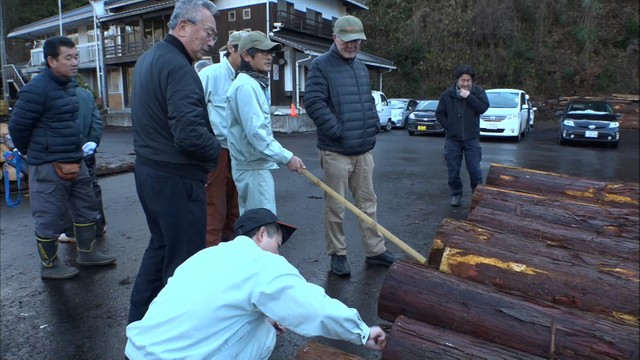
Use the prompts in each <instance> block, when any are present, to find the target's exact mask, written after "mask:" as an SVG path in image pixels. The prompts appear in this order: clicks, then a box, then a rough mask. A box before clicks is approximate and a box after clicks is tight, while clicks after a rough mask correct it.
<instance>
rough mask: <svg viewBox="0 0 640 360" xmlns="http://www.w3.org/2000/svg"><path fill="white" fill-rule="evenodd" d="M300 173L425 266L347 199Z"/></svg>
mask: <svg viewBox="0 0 640 360" xmlns="http://www.w3.org/2000/svg"><path fill="white" fill-rule="evenodd" d="M302 173H303V174H304V176H306V177H307V178H309V180H311V181H312V182H313V183H314V184H316V185H318V186H319V187H320V188H321V189H322V190H324V191H325V192H326V193H327V194H329V195H331V197H333V198H334V199H336V200H338V201H339V202H340V203H342V204H343V205H344V206H346V207H347V209H349V210H351V212H353V213H354V214H355V215H356V216H357V217H358V218H360V219H361V220H364V221H365V222H366V223H367V224H369V225H371V226H373V227H375V228H376V230H378V231H379V232H380V233H382V235H384V236H385V237H386V238H387V239H389V240H391V242H392V243H394V244H396V245H397V246H398V247H399V248H400V249H402V250H403V251H404V252H406V253H407V254H409V255H411V257H413V258H414V259H415V260H417V261H418V262H419V263H421V264H425V263H426V262H427V259H426V258H425V257H424V256H422V255H420V253H418V252H417V251H415V250H414V249H413V248H412V247H410V246H409V245H407V244H406V243H405V242H404V241H402V240H400V239H398V237H397V236H395V235H393V234H392V233H391V232H390V231H389V230H387V229H385V228H384V227H383V226H382V225H380V224H378V223H377V222H375V221H373V219H372V218H370V217H369V216H367V214H365V213H363V212H362V210H360V209H358V208H357V207H356V206H355V205H353V204H352V203H350V202H349V201H347V199H345V198H343V197H342V196H341V195H340V194H338V193H337V192H335V191H334V190H333V189H332V188H330V187H329V185H327V184H325V183H323V182H322V181H320V180H319V179H318V178H317V177H315V176H313V174H312V173H310V172H309V171H308V170H304V171H303V172H302Z"/></svg>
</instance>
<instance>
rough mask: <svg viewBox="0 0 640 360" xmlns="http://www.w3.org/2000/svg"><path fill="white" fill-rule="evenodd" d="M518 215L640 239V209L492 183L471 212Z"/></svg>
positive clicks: (480, 193) (477, 196)
mask: <svg viewBox="0 0 640 360" xmlns="http://www.w3.org/2000/svg"><path fill="white" fill-rule="evenodd" d="M478 207H483V208H486V209H491V210H496V211H501V212H504V213H510V214H515V215H518V217H520V218H521V221H518V222H516V223H513V224H512V225H511V227H515V226H520V224H521V223H523V222H528V221H540V222H544V223H548V224H557V225H562V226H567V227H571V228H579V229H583V230H586V231H590V232H593V233H594V234H595V235H605V236H612V237H618V238H621V239H628V240H633V241H635V242H637V241H638V238H640V210H639V209H637V208H636V209H630V208H615V207H606V206H600V205H596V204H586V203H580V202H575V201H570V200H566V199H560V200H559V199H552V198H550V197H546V196H541V195H535V194H527V193H522V192H517V191H513V190H504V189H499V188H495V187H492V186H482V187H479V188H477V189H476V191H475V193H474V196H473V200H472V205H471V214H472V213H473V211H474V210H475V209H476V208H478Z"/></svg>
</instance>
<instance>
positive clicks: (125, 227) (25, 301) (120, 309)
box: [0, 126, 640, 360]
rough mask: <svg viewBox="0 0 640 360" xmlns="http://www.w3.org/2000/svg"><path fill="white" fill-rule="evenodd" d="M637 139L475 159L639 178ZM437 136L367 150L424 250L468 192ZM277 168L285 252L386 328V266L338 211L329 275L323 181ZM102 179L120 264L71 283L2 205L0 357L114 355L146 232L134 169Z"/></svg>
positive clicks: (387, 137) (302, 150)
mask: <svg viewBox="0 0 640 360" xmlns="http://www.w3.org/2000/svg"><path fill="white" fill-rule="evenodd" d="M278 138H279V140H280V141H281V142H282V144H283V145H284V146H285V147H287V148H289V149H290V150H292V151H293V152H294V153H295V154H296V155H298V156H300V157H301V158H302V159H303V160H304V162H305V163H306V165H307V167H308V169H309V170H310V171H311V172H312V173H313V174H315V175H316V176H318V177H319V178H321V177H322V172H321V170H320V168H319V165H318V156H317V151H316V148H315V134H299V135H282V136H279V137H278ZM638 140H639V133H638V131H637V130H623V134H622V140H621V143H620V147H619V148H618V149H610V148H606V147H602V146H568V147H567V146H559V145H558V144H557V135H556V129H555V127H554V126H547V127H546V128H545V127H544V126H542V127H540V128H535V129H534V130H533V131H532V132H531V133H530V134H529V136H527V137H526V138H525V139H523V140H522V142H520V143H514V142H510V141H505V140H486V141H482V143H481V144H482V146H483V153H484V158H483V163H482V168H483V170H484V172H485V176H486V172H487V171H488V169H489V166H490V164H491V163H501V164H505V165H513V166H522V167H527V168H532V169H537V170H545V171H554V172H558V173H562V174H566V175H570V176H577V177H586V178H592V179H598V180H604V181H627V182H638V180H639V178H640V176H639V165H638V164H639V161H638V160H639V149H640V147H639V141H638ZM109 144H111V146H112V147H114V146H115V145H117V144H127V146H131V145H130V144H131V143H130V133H129V132H114V133H110V132H108V133H107V134H106V135H105V137H104V139H103V147H104V148H108V147H109V146H110V145H109ZM114 144H115V145H114ZM443 144H444V139H443V138H442V137H438V136H415V137H410V136H408V135H407V133H406V132H405V131H403V130H394V131H392V132H390V133H381V134H380V135H379V137H378V143H377V146H376V148H375V151H374V152H375V161H376V169H375V178H374V179H375V188H376V193H377V196H378V221H379V223H380V224H381V225H382V226H384V227H386V228H387V229H388V230H389V231H390V232H392V233H393V234H394V235H396V236H397V237H399V238H400V239H402V240H403V241H405V242H406V243H407V244H409V245H410V246H411V247H413V248H414V249H416V250H417V251H418V252H419V253H421V254H423V255H427V254H428V249H429V247H430V245H431V242H432V238H433V235H434V234H435V231H436V229H437V226H438V225H439V224H440V223H441V221H442V220H443V219H444V218H447V217H450V218H459V219H465V218H466V217H467V215H468V213H467V209H468V206H469V203H470V194H469V191H468V185H467V184H468V180H467V178H466V173H465V172H464V171H463V179H464V182H465V186H467V192H466V193H465V194H464V197H463V206H462V207H461V208H459V209H455V208H451V207H450V206H449V205H448V203H449V193H448V188H447V185H446V166H445V163H444V160H443V157H442V148H443ZM125 147H126V146H125ZM117 148H118V149H121V148H122V146H118V147H117ZM122 155H123V156H124V157H126V156H130V154H129V152H128V151H127V150H123V154H122ZM104 156H105V158H108V159H110V160H109V161H112V160H113V161H116V160H117V156H115V157H114V156H112V154H111V155H109V154H105V155H104ZM114 159H116V160H114ZM274 177H275V182H276V187H277V198H278V213H279V216H280V217H281V219H283V220H284V221H286V222H289V223H292V224H294V225H297V226H299V227H300V228H299V230H298V231H297V232H296V234H295V235H294V237H293V238H292V241H289V242H288V243H287V245H286V246H284V247H283V249H282V252H281V253H282V255H283V256H285V257H286V258H287V259H289V261H290V262H291V263H292V264H294V265H295V266H296V267H297V268H298V269H300V272H301V274H302V275H303V276H304V277H305V278H307V279H308V280H309V281H311V282H313V283H316V284H318V285H320V286H323V287H324V288H325V289H326V290H327V292H328V293H329V294H330V295H331V296H333V297H336V298H338V299H340V300H342V301H344V302H345V303H346V304H348V305H349V306H352V307H355V308H357V309H358V310H359V311H360V313H361V315H362V317H363V319H364V320H365V321H366V322H367V323H369V324H376V323H382V324H383V325H385V326H389V324H388V323H384V322H381V321H380V320H379V319H378V317H377V298H378V293H379V290H380V287H381V284H382V282H383V280H384V277H385V274H386V270H385V269H381V268H376V267H368V266H366V265H365V263H364V255H363V254H362V247H361V244H360V241H359V231H358V228H357V223H356V220H355V216H354V215H353V214H351V213H349V212H348V211H347V221H346V228H345V231H346V234H347V237H348V239H349V240H348V241H349V261H350V263H351V267H352V272H353V276H352V277H351V278H350V279H342V278H337V277H335V276H333V275H332V274H331V273H330V272H329V265H328V260H329V258H328V257H327V256H326V250H325V244H324V240H323V230H322V209H323V192H322V190H321V189H320V188H318V187H317V186H316V185H314V184H313V183H311V182H310V181H309V180H307V179H306V178H305V177H304V176H301V175H297V174H295V173H291V172H289V171H288V170H286V169H280V170H278V171H275V172H274ZM101 184H102V188H103V193H104V204H105V211H106V217H107V222H108V232H107V234H106V236H105V238H104V240H102V241H100V246H101V247H103V248H105V249H106V250H108V251H109V252H110V253H112V254H115V255H116V256H117V263H116V265H114V266H110V267H106V268H102V269H92V268H87V269H85V268H82V269H81V273H80V275H79V276H78V277H76V278H74V279H71V280H63V281H42V280H41V279H40V277H39V265H38V259H37V253H36V248H35V241H34V236H33V223H32V219H31V214H30V211H29V199H28V197H26V198H25V199H24V200H23V204H22V205H21V206H20V207H19V208H17V209H9V208H7V207H6V204H5V203H4V202H3V203H2V206H1V210H0V215H1V218H0V253H1V254H0V269H1V271H0V284H1V297H0V301H1V313H0V318H1V322H2V325H1V334H0V338H1V340H0V358H2V359H96V360H99V359H121V358H122V354H123V349H124V344H125V335H124V329H125V326H126V318H127V314H128V301H129V294H130V292H131V288H132V283H133V279H134V278H135V276H136V274H137V270H138V267H139V263H140V260H141V257H142V254H143V251H144V249H145V246H146V244H147V242H148V237H149V233H148V229H147V226H146V222H145V219H144V214H143V212H142V209H141V207H140V205H139V203H138V199H137V195H136V192H135V187H134V180H133V175H132V174H131V173H124V174H120V175H116V176H110V177H104V178H102V179H101ZM168 201H170V199H168ZM388 247H389V249H390V250H391V251H392V252H394V253H395V254H396V255H397V256H398V257H406V256H407V255H405V254H403V253H402V252H401V250H400V249H399V248H398V247H396V246H395V245H393V244H389V246H388ZM59 254H60V255H59V256H60V257H61V258H62V259H64V261H66V262H67V263H70V264H73V263H74V260H73V259H74V258H75V251H74V249H73V247H72V246H69V245H65V244H61V245H60V252H59ZM218 276H232V274H211V281H212V282H213V281H215V280H216V277H218ZM194 291H197V289H194ZM309 340H310V339H307V338H304V337H302V336H299V335H297V334H295V333H293V332H292V331H289V332H287V333H285V334H284V335H282V336H281V337H280V338H279V340H278V344H277V346H276V350H275V351H274V353H273V355H272V357H271V358H272V359H292V358H294V355H295V353H296V352H297V351H298V349H299V348H300V347H301V346H302V345H303V344H304V343H305V342H307V341H309ZM317 340H319V341H320V342H323V343H325V344H328V345H330V346H334V347H337V348H340V349H343V350H345V351H349V352H351V353H354V354H357V355H360V356H362V357H365V358H367V359H379V358H380V354H379V353H377V352H373V351H368V350H365V349H364V348H362V347H358V346H355V345H351V344H348V343H344V342H339V341H333V340H328V339H317Z"/></svg>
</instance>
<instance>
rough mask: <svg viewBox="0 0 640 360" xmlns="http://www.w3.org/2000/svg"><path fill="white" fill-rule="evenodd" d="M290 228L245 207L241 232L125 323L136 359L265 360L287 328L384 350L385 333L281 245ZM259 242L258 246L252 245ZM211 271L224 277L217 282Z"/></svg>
mask: <svg viewBox="0 0 640 360" xmlns="http://www.w3.org/2000/svg"><path fill="white" fill-rule="evenodd" d="M295 230H296V228H295V227H293V226H291V225H287V224H285V223H282V222H280V221H278V218H277V217H276V215H274V214H273V212H271V211H270V210H268V209H264V208H259V209H251V210H247V211H246V212H245V213H244V214H242V215H241V216H240V217H239V218H238V220H237V221H236V224H235V231H236V234H237V235H238V236H237V237H236V238H235V239H234V240H233V241H229V242H222V243H220V244H219V245H218V246H213V247H210V248H207V249H205V250H202V251H200V252H198V253H197V254H195V255H194V256H192V257H191V258H189V259H188V260H187V261H185V262H184V263H183V264H182V265H180V267H178V269H176V271H175V273H174V275H173V277H171V278H170V279H169V282H168V283H167V285H166V286H165V287H164V288H163V289H162V291H161V292H160V294H158V297H156V299H155V300H154V301H153V303H152V304H151V306H150V307H149V310H148V311H147V313H146V314H145V316H144V318H143V319H142V320H140V321H136V322H134V323H131V324H130V325H129V326H127V338H128V341H127V345H126V348H125V353H126V355H127V357H128V358H129V359H131V360H135V359H169V358H172V359H176V358H180V359H184V358H189V359H210V358H216V359H268V358H269V356H270V354H271V352H273V349H274V347H275V343H276V334H280V333H282V332H283V331H284V330H285V327H287V328H289V329H291V330H293V331H295V332H296V333H299V334H302V335H305V336H325V337H329V338H332V339H338V340H345V341H349V342H352V343H355V344H360V345H364V346H366V347H368V348H371V349H375V350H382V349H383V348H384V346H385V343H386V334H385V333H384V331H383V330H382V329H380V327H378V326H372V327H369V326H367V325H366V324H365V323H364V322H363V321H362V319H361V318H360V315H359V314H358V311H357V310H355V309H352V308H348V307H347V306H346V305H344V304H343V303H342V302H340V301H338V300H335V299H332V298H330V297H329V296H327V295H326V293H325V292H324V289H322V288H321V287H319V286H317V285H314V284H311V283H308V282H307V281H306V280H305V279H304V278H303V277H302V276H301V275H300V273H299V272H298V270H296V268H294V267H293V265H291V264H290V263H289V262H288V261H287V260H286V259H285V258H284V257H282V256H280V255H278V248H279V247H280V246H282V244H284V243H285V242H286V241H287V240H288V239H289V237H290V236H291V234H292V233H293V232H294V231H295ZM256 245H257V246H256ZM211 274H226V276H221V277H219V278H216V279H214V280H212V279H211Z"/></svg>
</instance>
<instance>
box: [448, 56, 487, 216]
mask: <svg viewBox="0 0 640 360" xmlns="http://www.w3.org/2000/svg"><path fill="white" fill-rule="evenodd" d="M455 77H456V82H455V84H453V86H452V87H450V88H448V89H447V90H445V91H444V92H443V93H442V95H440V102H439V103H438V108H437V109H436V119H437V120H438V122H439V123H440V124H441V125H442V127H443V128H444V129H445V134H446V140H445V144H444V159H445V161H446V162H447V169H448V178H449V179H448V182H449V190H450V191H451V202H450V205H451V206H455V207H458V206H460V203H461V201H462V193H463V186H462V180H461V179H460V167H461V166H462V157H463V156H464V161H465V164H466V166H467V172H468V173H469V180H470V182H471V192H473V191H474V190H475V189H476V186H478V185H479V184H482V169H480V161H481V160H482V148H481V147H480V115H481V114H483V113H484V112H485V111H487V109H489V99H488V98H487V94H486V93H485V92H484V90H483V89H482V88H481V87H479V86H476V85H474V84H473V78H474V77H475V72H474V71H473V68H472V67H471V66H469V65H459V66H458V67H457V68H456V71H455Z"/></svg>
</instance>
